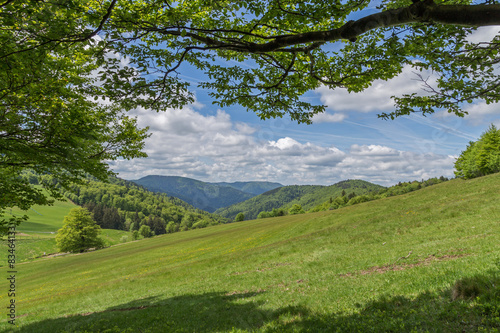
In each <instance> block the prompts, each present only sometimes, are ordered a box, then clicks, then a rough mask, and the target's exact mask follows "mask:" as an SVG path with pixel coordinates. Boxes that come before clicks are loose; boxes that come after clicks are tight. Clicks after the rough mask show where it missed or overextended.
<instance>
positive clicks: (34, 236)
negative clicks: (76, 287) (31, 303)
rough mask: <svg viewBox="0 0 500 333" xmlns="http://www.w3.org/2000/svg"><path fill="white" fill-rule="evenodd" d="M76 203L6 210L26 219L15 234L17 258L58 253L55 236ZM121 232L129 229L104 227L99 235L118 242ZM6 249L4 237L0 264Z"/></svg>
mask: <svg viewBox="0 0 500 333" xmlns="http://www.w3.org/2000/svg"><path fill="white" fill-rule="evenodd" d="M75 207H78V206H77V205H75V204H74V203H72V202H71V201H70V200H67V199H65V200H62V201H61V200H56V201H54V204H53V205H52V206H38V205H35V206H33V207H32V208H31V209H29V210H27V211H23V210H20V209H18V208H12V209H8V210H7V212H6V213H7V216H10V215H12V214H15V215H27V216H28V220H27V221H26V222H23V223H21V224H20V225H19V226H17V227H16V231H17V232H18V233H19V234H18V235H17V237H16V261H17V262H24V261H27V260H31V259H34V258H39V257H41V256H43V255H44V253H45V254H46V255H48V254H54V253H57V251H58V249H57V245H56V241H55V236H56V233H57V230H59V229H60V228H61V227H62V225H63V221H64V217H65V216H66V215H68V213H69V211H70V210H71V209H72V208H75ZM122 236H129V233H128V232H126V231H121V230H111V229H103V231H102V234H101V237H102V238H103V239H104V242H105V244H107V245H113V244H117V243H119V242H120V239H121V237H122ZM8 250H9V247H8V243H7V241H6V237H4V240H3V241H1V242H0V253H1V254H0V266H6V264H7V259H8V257H7V255H8V254H9V253H8V252H7V251H8Z"/></svg>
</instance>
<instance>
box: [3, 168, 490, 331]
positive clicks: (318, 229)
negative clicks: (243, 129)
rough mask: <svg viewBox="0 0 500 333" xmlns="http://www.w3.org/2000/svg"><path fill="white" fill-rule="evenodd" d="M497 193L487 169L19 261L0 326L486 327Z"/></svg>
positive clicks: (156, 328)
mask: <svg viewBox="0 0 500 333" xmlns="http://www.w3.org/2000/svg"><path fill="white" fill-rule="evenodd" d="M499 199H500V174H495V175H491V176H487V177H482V178H477V179H473V180H470V181H463V180H451V181H449V182H445V183H442V184H439V185H435V186H432V187H428V188H424V189H422V190H419V191H415V192H412V193H409V194H406V195H401V196H397V197H391V198H385V199H380V200H376V201H371V202H366V203H362V204H358V205H354V206H349V207H345V208H341V209H338V210H334V211H325V212H319V213H311V214H302V215H289V216H284V217H278V218H269V219H261V220H254V221H245V222H240V223H232V224H226V225H218V226H214V227H209V228H205V229H198V230H192V231H187V232H180V233H174V234H168V235H162V236H159V237H155V238H152V239H146V240H142V241H140V242H129V243H125V244H122V245H120V246H114V247H111V248H107V249H104V250H100V251H95V252H91V253H85V254H81V255H70V256H65V257H57V258H46V259H41V260H37V261H33V262H28V263H23V264H19V265H17V266H16V270H17V272H18V273H17V274H16V297H15V298H16V302H15V304H16V311H17V312H16V315H17V316H18V317H17V319H16V321H15V325H14V326H12V325H10V324H8V323H7V322H6V320H5V319H4V321H2V322H1V323H0V325H1V326H0V329H1V330H5V331H6V330H11V329H12V331H14V332H63V331H67V332H104V331H106V332H254V331H259V332H305V331H309V332H318V331H324V332H336V331H338V332H389V331H391V332H409V331H416V332H425V331H428V332H478V331H480V332H495V330H497V331H498V329H499V328H500V315H499V312H500V291H499V285H500V247H499V246H498V235H499V234H500V223H499V221H500V211H499V209H498V202H499ZM0 271H2V274H3V275H4V276H6V274H7V269H6V268H5V267H3V268H1V269H0ZM8 283H9V281H7V280H6V279H1V280H0V290H3V291H7V290H8V288H9V285H8ZM477 295H479V297H477V298H475V296H477ZM0 302H1V304H4V305H5V304H8V302H9V298H8V296H7V292H1V293H0ZM4 309H5V306H4ZM4 311H6V310H4ZM4 318H5V315H4Z"/></svg>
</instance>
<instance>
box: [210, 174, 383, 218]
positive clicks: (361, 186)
mask: <svg viewBox="0 0 500 333" xmlns="http://www.w3.org/2000/svg"><path fill="white" fill-rule="evenodd" d="M381 189H384V187H383V186H380V185H376V184H372V183H369V182H367V181H364V180H344V181H341V182H339V183H336V184H334V185H330V186H321V185H290V186H284V187H280V188H276V189H273V190H271V191H268V192H265V193H263V194H260V195H258V196H256V197H253V198H251V199H249V200H246V201H244V202H240V203H237V204H235V205H232V206H229V207H226V208H221V209H218V210H217V211H216V212H215V213H216V214H219V215H222V216H224V217H227V218H230V219H233V218H234V217H235V216H236V215H237V214H238V213H240V212H242V213H243V214H244V215H245V219H246V220H249V219H255V218H257V216H258V215H259V213H260V212H262V211H271V210H273V209H278V208H283V209H284V210H288V209H289V208H291V207H292V206H293V205H294V204H299V205H301V206H302V208H303V209H304V210H308V209H311V208H313V207H315V206H317V205H319V204H322V203H323V202H324V201H325V200H328V199H329V198H335V197H337V196H340V195H342V192H344V194H346V195H352V194H354V195H359V194H364V193H368V192H373V191H379V190H381Z"/></svg>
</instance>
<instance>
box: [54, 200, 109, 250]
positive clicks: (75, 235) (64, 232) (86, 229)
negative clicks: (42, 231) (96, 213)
mask: <svg viewBox="0 0 500 333" xmlns="http://www.w3.org/2000/svg"><path fill="white" fill-rule="evenodd" d="M100 233H101V227H99V226H98V225H97V223H96V222H95V221H94V220H93V219H92V215H91V214H90V212H89V211H88V210H87V209H85V208H81V207H78V208H73V209H71V210H70V211H69V214H68V215H67V216H65V217H64V224H63V226H62V228H61V229H59V230H58V231H57V235H56V243H57V247H58V248H59V251H61V252H83V251H85V250H88V249H90V248H102V247H103V246H104V243H103V241H102V239H101V238H99V234H100Z"/></svg>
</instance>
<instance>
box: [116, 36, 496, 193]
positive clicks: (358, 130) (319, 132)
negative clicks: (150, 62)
mask: <svg viewBox="0 0 500 333" xmlns="http://www.w3.org/2000/svg"><path fill="white" fill-rule="evenodd" d="M499 29H500V27H488V28H481V29H479V30H478V32H476V34H475V35H474V36H472V38H475V39H476V40H485V39H488V38H490V39H491V37H492V36H493V35H494V34H495V33H497V32H498V31H499ZM490 39H488V40H490ZM183 74H185V73H183ZM424 74H425V73H424ZM189 75H191V76H188V75H186V74H185V76H184V78H185V79H186V80H188V81H190V82H192V83H193V87H194V88H195V87H196V83H197V82H198V80H199V78H197V77H196V75H197V74H196V72H190V73H189ZM427 76H429V77H430V78H431V79H432V73H427ZM421 89H422V87H421V83H420V82H419V81H418V80H416V76H415V74H414V73H412V71H411V69H410V68H405V69H404V70H403V73H402V74H401V75H400V76H399V77H397V78H395V79H393V80H390V81H387V82H374V84H373V85H372V87H370V88H369V89H367V90H366V91H364V92H362V93H359V94H348V93H347V92H346V91H344V90H335V91H331V90H328V89H326V88H320V89H318V90H316V91H314V92H310V93H309V94H308V98H310V99H311V100H313V101H315V102H317V103H322V104H324V105H325V106H326V107H327V111H326V113H324V114H322V115H320V116H318V117H317V118H315V119H314V123H313V124H312V125H305V124H301V125H298V124H296V123H293V122H291V121H289V120H288V119H280V118H278V119H271V120H266V121H262V120H260V119H259V118H258V117H257V115H255V114H254V113H251V112H247V111H246V110H244V109H243V108H242V107H238V106H232V107H229V108H224V109H220V108H218V107H217V106H215V105H213V104H212V100H211V99H210V97H209V96H208V94H207V93H206V92H204V91H202V90H198V89H195V90H194V91H195V95H196V102H195V103H193V104H192V105H190V106H188V107H186V108H184V109H182V110H173V109H171V110H166V111H165V112H161V113H155V112H152V111H150V110H145V109H138V110H136V111H135V114H136V115H137V117H138V120H139V124H140V125H141V126H150V131H151V133H152V136H151V137H150V138H149V139H148V140H147V142H146V152H147V153H148V155H149V157H148V158H143V159H135V160H132V161H121V160H120V161H115V162H112V163H110V165H111V168H112V169H113V170H114V171H115V172H118V173H119V176H120V177H122V178H125V179H138V178H141V177H144V176H146V175H166V176H184V177H190V178H195V179H199V180H203V181H212V182H218V181H227V182H233V181H249V180H260V181H276V182H280V183H282V184H284V185H291V184H319V185H331V184H334V183H336V182H338V181H341V180H345V179H363V180H367V181H371V182H374V183H377V184H381V185H386V186H387V185H393V184H395V183H397V182H399V181H410V180H415V179H418V180H420V179H427V178H430V177H439V176H441V175H443V176H446V177H453V164H454V161H455V159H456V157H458V155H459V154H460V153H461V151H462V150H464V149H465V147H466V145H467V143H468V142H469V141H473V140H476V139H477V138H478V137H479V136H480V135H481V133H482V132H484V131H485V130H486V129H487V128H488V126H489V124H491V123H495V124H496V125H497V126H500V105H499V104H493V105H481V104H473V105H471V106H470V107H469V109H468V111H469V112H470V114H469V116H466V117H465V118H459V117H456V116H451V115H448V114H447V113H437V114H434V115H432V116H429V117H422V116H420V115H412V116H409V117H402V118H398V119H396V120H382V119H380V118H378V117H377V114H379V113H381V112H390V111H392V110H393V109H394V107H393V101H392V100H391V99H390V96H392V95H400V94H402V93H405V92H415V91H420V90H421Z"/></svg>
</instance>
